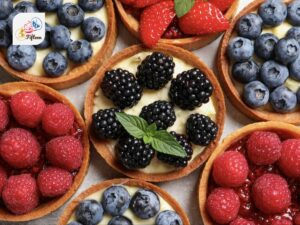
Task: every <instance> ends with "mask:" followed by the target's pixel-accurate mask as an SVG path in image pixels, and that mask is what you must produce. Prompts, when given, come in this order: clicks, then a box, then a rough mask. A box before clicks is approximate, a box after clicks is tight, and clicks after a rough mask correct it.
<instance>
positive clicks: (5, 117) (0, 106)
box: [0, 99, 9, 132]
mask: <svg viewBox="0 0 300 225" xmlns="http://www.w3.org/2000/svg"><path fill="white" fill-rule="evenodd" d="M8 123H9V109H8V107H7V105H6V103H5V102H4V101H3V100H1V99H0V132H2V131H4V130H5V128H6V127H7V125H8Z"/></svg>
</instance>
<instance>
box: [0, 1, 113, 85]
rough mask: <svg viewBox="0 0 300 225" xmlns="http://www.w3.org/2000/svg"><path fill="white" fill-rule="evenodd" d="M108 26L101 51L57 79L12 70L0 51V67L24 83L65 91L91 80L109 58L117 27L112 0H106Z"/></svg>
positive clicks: (4, 55)
mask: <svg viewBox="0 0 300 225" xmlns="http://www.w3.org/2000/svg"><path fill="white" fill-rule="evenodd" d="M105 2H106V3H105V4H106V8H107V16H108V25H107V31H106V37H105V41H104V43H103V46H102V47H101V49H100V50H99V51H98V52H97V53H95V54H94V55H93V57H92V58H90V59H89V61H88V62H86V63H84V64H82V65H76V66H75V67H74V68H72V69H71V70H70V71H69V72H68V73H66V74H64V75H62V76H60V77H58V78H52V77H48V76H47V75H42V76H36V75H31V74H28V73H26V71H25V72H20V71H17V70H15V69H13V68H12V67H11V66H10V65H9V64H8V62H7V60H6V54H5V53H4V51H0V67H2V68H3V69H4V70H5V71H6V72H7V73H9V74H10V75H12V76H14V77H16V78H20V79H22V80H25V81H30V82H36V83H42V84H45V85H48V86H50V87H52V88H55V89H65V88H69V87H73V86H75V85H77V84H80V83H82V82H84V81H86V80H88V79H89V78H91V77H92V76H93V75H94V74H95V72H96V71H97V70H98V68H99V67H100V66H101V65H102V64H103V63H105V62H106V61H107V59H108V58H109V57H110V56H111V54H112V52H113V49H114V47H115V44H116V38H117V27H116V26H117V25H116V17H115V11H114V5H113V2H112V0H106V1H105Z"/></svg>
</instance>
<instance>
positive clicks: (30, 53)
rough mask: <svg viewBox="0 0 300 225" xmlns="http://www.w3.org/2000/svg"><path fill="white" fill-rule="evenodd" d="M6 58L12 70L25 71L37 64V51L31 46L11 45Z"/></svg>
mask: <svg viewBox="0 0 300 225" xmlns="http://www.w3.org/2000/svg"><path fill="white" fill-rule="evenodd" d="M6 57H7V61H8V63H9V65H10V66H11V67H12V68H14V69H15V70H18V71H24V70H27V69H29V68H30V67H32V66H33V64H34V63H35V60H36V50H35V48H34V47H33V46H31V45H11V46H9V47H8V49H7V53H6Z"/></svg>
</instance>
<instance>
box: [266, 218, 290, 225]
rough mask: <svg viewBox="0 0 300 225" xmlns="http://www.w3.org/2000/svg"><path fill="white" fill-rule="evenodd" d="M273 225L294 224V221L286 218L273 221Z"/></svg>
mask: <svg viewBox="0 0 300 225" xmlns="http://www.w3.org/2000/svg"><path fill="white" fill-rule="evenodd" d="M271 225H293V223H292V221H291V220H289V219H286V218H281V219H279V220H274V221H272V223H271Z"/></svg>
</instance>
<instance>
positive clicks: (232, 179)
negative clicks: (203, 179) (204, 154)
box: [213, 151, 249, 187]
mask: <svg viewBox="0 0 300 225" xmlns="http://www.w3.org/2000/svg"><path fill="white" fill-rule="evenodd" d="M248 172H249V168H248V163H247V160H246V158H245V156H244V155H243V154H241V153H239V152H236V151H227V152H225V153H223V154H222V155H221V156H219V157H218V158H217V159H216V160H215V161H214V165H213V178H214V180H215V181H216V183H217V184H219V185H221V186H223V187H238V186H241V185H242V184H243V183H244V182H245V180H246V179H247V176H248Z"/></svg>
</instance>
